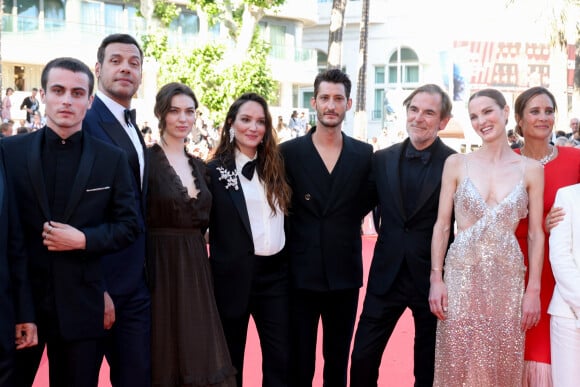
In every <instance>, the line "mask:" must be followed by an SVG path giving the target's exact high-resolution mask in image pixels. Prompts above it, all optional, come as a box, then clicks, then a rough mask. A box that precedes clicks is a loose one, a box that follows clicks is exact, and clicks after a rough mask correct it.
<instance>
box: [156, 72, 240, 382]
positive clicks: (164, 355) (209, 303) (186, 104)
mask: <svg viewBox="0 0 580 387" xmlns="http://www.w3.org/2000/svg"><path fill="white" fill-rule="evenodd" d="M197 105H198V103H197V99H196V97H195V95H194V93H193V91H192V90H191V89H190V88H189V87H187V86H185V85H183V84H180V83H169V84H167V85H165V86H163V87H162V88H161V89H160V90H159V92H158V93H157V97H156V102H155V116H156V117H157V118H158V120H159V130H160V135H161V138H160V141H159V143H158V144H154V145H153V146H151V148H149V150H148V152H149V154H148V157H149V158H150V171H149V191H148V201H147V217H148V227H149V238H148V246H147V247H148V265H149V273H150V278H151V281H152V294H151V298H152V329H151V332H152V336H151V352H152V369H153V386H163V387H173V386H235V377H234V375H235V369H234V368H233V366H232V364H231V360H230V356H229V353H228V349H227V345H226V342H225V338H224V334H223V329H222V326H221V323H220V318H219V315H218V312H217V308H216V303H215V298H214V293H213V286H212V279H211V274H210V267H209V262H208V256H207V248H206V243H205V240H204V231H205V229H206V228H207V225H208V221H209V213H210V209H211V202H212V197H211V193H210V191H209V189H208V187H207V183H206V169H205V165H204V163H203V162H202V161H201V160H199V159H197V158H194V157H193V156H191V155H189V154H187V153H186V151H185V147H184V140H185V138H186V136H187V135H188V134H189V132H190V131H191V128H192V127H193V125H194V123H195V109H196V108H197Z"/></svg>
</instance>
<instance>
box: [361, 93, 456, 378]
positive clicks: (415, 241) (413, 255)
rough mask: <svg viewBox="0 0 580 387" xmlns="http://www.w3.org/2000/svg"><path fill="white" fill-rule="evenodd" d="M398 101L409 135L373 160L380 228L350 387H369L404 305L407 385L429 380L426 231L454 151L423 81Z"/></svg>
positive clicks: (444, 105) (442, 99) (446, 115)
mask: <svg viewBox="0 0 580 387" xmlns="http://www.w3.org/2000/svg"><path fill="white" fill-rule="evenodd" d="M403 104H404V106H405V107H406V110H407V134H408V135H409V138H408V139H406V140H405V141H403V142H402V143H399V144H395V145H393V146H391V147H389V148H386V149H383V150H380V151H378V152H376V153H375V155H374V157H373V178H374V180H375V184H376V194H377V197H378V206H379V209H380V230H379V236H378V239H377V243H376V246H375V251H374V256H373V261H372V264H371V268H370V272H369V279H368V284H367V292H366V297H365V301H364V305H363V311H362V314H361V317H360V320H359V323H358V327H357V331H356V335H355V340H354V348H353V353H352V359H351V370H350V385H351V387H363V386H364V387H368V386H376V385H377V380H378V373H379V366H380V363H381V358H382V355H383V351H384V350H385V347H386V345H387V342H388V340H389V338H390V336H391V334H392V332H393V329H394V328H395V325H396V324H397V321H398V320H399V318H400V317H401V315H402V314H403V312H404V311H405V309H406V308H407V307H408V308H410V309H411V311H412V312H413V318H414V322H415V357H414V358H415V368H414V373H415V386H424V387H427V386H432V385H433V370H434V368H433V367H434V360H435V357H434V356H435V330H436V326H437V325H436V324H437V320H436V318H435V316H434V315H433V314H431V311H430V309H429V301H428V296H429V285H430V283H429V276H430V272H431V236H432V233H433V225H434V224H435V220H436V219H437V209H438V205H439V191H440V188H441V174H442V172H443V164H444V162H445V159H446V158H447V157H448V156H449V155H450V154H452V153H455V151H454V150H453V149H451V148H449V147H448V146H446V145H444V144H443V142H442V141H441V140H440V139H439V137H438V135H437V134H438V132H439V131H440V130H443V129H444V128H445V126H446V125H447V123H448V122H449V120H450V119H451V108H452V104H451V100H450V98H449V96H448V95H447V94H446V93H445V92H444V91H443V90H442V89H441V88H440V87H439V86H437V85H431V84H428V85H424V86H421V87H419V88H418V89H416V90H414V91H413V92H412V93H411V94H410V95H409V97H407V98H406V99H405V101H404V102H403ZM452 234H453V233H451V235H452ZM450 242H451V241H450Z"/></svg>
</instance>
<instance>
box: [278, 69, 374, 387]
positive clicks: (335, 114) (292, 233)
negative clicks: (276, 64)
mask: <svg viewBox="0 0 580 387" xmlns="http://www.w3.org/2000/svg"><path fill="white" fill-rule="evenodd" d="M350 90H351V82H350V79H349V78H348V76H347V75H346V74H345V73H343V72H342V71H340V70H328V71H326V72H323V73H321V74H319V75H318V76H317V77H316V79H315V81H314V97H312V100H311V102H310V104H311V106H312V107H313V108H314V109H315V110H316V114H317V124H316V126H315V127H313V128H312V129H311V130H310V131H309V132H308V133H307V134H306V135H304V136H301V137H298V138H296V139H294V140H291V141H287V142H284V143H283V144H281V146H280V149H281V151H282V154H283V156H284V162H285V166H286V173H287V178H288V181H289V183H290V186H291V187H292V205H291V207H290V215H289V218H288V220H289V234H288V239H287V243H286V245H287V247H288V250H289V255H290V279H291V293H290V298H291V308H290V316H291V321H290V329H291V332H290V343H291V346H292V349H291V358H292V361H291V370H290V374H291V377H292V378H293V380H292V385H293V386H297V387H305V386H311V385H312V378H313V376H314V369H315V358H316V336H317V330H318V322H319V320H320V319H322V324H323V329H324V336H323V340H324V342H323V354H324V385H325V386H327V387H345V386H346V381H347V377H346V374H347V367H348V355H349V352H350V343H351V339H352V333H353V329H354V322H355V319H356V311H357V306H358V292H359V288H360V286H361V285H362V243H361V222H362V219H363V217H364V215H365V214H366V213H368V211H369V210H370V207H369V206H368V203H369V197H368V193H369V190H368V183H367V182H368V175H369V173H370V168H371V157H372V154H373V149H372V146H371V145H369V144H366V143H364V142H361V141H358V140H355V139H353V138H351V137H349V136H347V135H345V134H344V133H342V122H343V121H344V117H345V115H346V111H347V110H349V109H350V107H351V105H352V100H351V98H350Z"/></svg>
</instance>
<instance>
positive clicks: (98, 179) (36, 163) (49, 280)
mask: <svg viewBox="0 0 580 387" xmlns="http://www.w3.org/2000/svg"><path fill="white" fill-rule="evenodd" d="M41 83H42V90H41V97H42V99H43V101H44V103H45V106H46V109H45V112H46V117H47V124H46V126H45V127H44V128H42V129H40V130H38V131H35V132H32V133H29V134H26V135H22V136H13V137H10V138H7V139H4V140H2V141H1V143H0V147H1V148H2V152H3V153H4V161H5V164H6V175H7V179H6V180H7V182H8V184H9V185H10V186H11V187H12V188H13V189H14V195H15V197H16V198H17V200H16V207H17V209H18V213H19V216H20V220H21V222H22V231H23V234H24V241H25V246H26V249H27V255H28V258H29V264H28V268H29V275H30V281H31V285H32V293H33V298H34V306H35V310H36V317H37V325H38V336H39V343H40V344H41V345H39V346H38V347H35V348H30V349H26V350H23V351H19V352H18V353H17V355H16V372H15V376H16V382H17V383H16V384H17V385H18V386H31V385H32V383H33V381H34V376H35V374H36V370H37V368H38V364H39V362H40V358H41V356H42V351H43V349H44V344H45V343H46V345H47V353H48V360H49V365H50V385H51V386H58V387H61V386H65V387H66V386H75V387H84V386H86V387H94V386H96V385H97V383H98V376H99V368H100V364H101V360H102V348H101V345H102V337H103V336H104V333H105V330H106V329H110V328H111V326H112V325H113V323H114V320H115V316H114V315H111V314H110V313H107V310H106V306H105V303H106V300H107V299H108V298H109V297H108V294H107V287H106V283H105V281H104V277H103V274H102V268H101V260H102V256H103V255H104V254H105V253H108V252H111V251H115V250H118V249H121V248H123V247H125V246H127V245H128V244H130V243H131V242H133V241H134V240H135V236H136V234H137V209H136V204H135V199H134V197H133V190H132V188H131V177H130V172H129V168H128V166H127V158H126V156H125V153H124V152H122V151H121V150H119V149H117V148H115V147H113V146H111V145H109V144H106V143H104V142H102V141H100V140H97V139H94V138H93V137H91V136H89V135H87V134H86V133H83V130H82V122H83V121H82V120H83V118H84V116H85V114H86V112H87V109H88V108H89V107H90V105H91V102H92V100H93V97H92V92H93V85H94V76H93V74H92V72H91V71H90V69H89V68H88V66H86V65H85V64H84V63H82V62H80V61H79V60H77V59H74V58H57V59H54V60H52V61H50V62H49V63H47V65H46V66H45V68H44V69H43V71H42V75H41Z"/></svg>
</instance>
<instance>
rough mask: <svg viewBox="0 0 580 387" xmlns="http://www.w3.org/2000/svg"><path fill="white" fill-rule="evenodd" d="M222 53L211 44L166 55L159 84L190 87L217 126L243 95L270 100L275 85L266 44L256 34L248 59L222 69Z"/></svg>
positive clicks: (218, 47) (222, 49) (223, 52)
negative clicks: (254, 93) (252, 95)
mask: <svg viewBox="0 0 580 387" xmlns="http://www.w3.org/2000/svg"><path fill="white" fill-rule="evenodd" d="M225 53H226V48H225V47H224V46H223V45H219V44H212V43H209V44H207V45H206V46H204V47H201V48H197V49H194V50H192V51H191V52H189V53H187V54H184V53H183V52H180V51H172V52H168V53H166V54H165V55H163V57H162V59H161V62H160V65H161V66H160V73H159V84H160V85H163V84H165V83H168V82H182V83H184V84H186V85H188V86H189V87H191V88H192V89H193V90H194V92H195V94H196V96H197V97H198V99H199V101H200V103H201V105H203V106H204V107H206V108H207V109H208V110H209V111H210V118H211V119H212V120H213V121H214V122H216V123H217V122H221V121H223V119H224V118H225V114H226V113H227V109H228V108H229V106H230V104H231V103H232V102H233V101H234V100H235V99H236V98H237V97H239V96H240V95H241V94H243V93H245V92H249V91H253V92H256V93H258V94H261V95H262V96H264V98H266V100H268V101H270V100H272V98H273V97H274V95H275V86H276V84H275V81H274V80H273V79H272V76H271V73H270V69H269V67H268V65H267V61H266V59H267V55H268V53H269V46H268V44H267V43H266V42H264V41H261V40H260V39H259V38H258V37H257V36H256V35H255V36H254V41H253V43H252V45H251V47H250V52H249V53H248V56H247V59H245V60H241V61H239V62H238V63H236V64H234V65H233V66H230V67H227V68H222V67H220V66H219V63H221V61H222V60H223V58H224V55H225Z"/></svg>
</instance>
